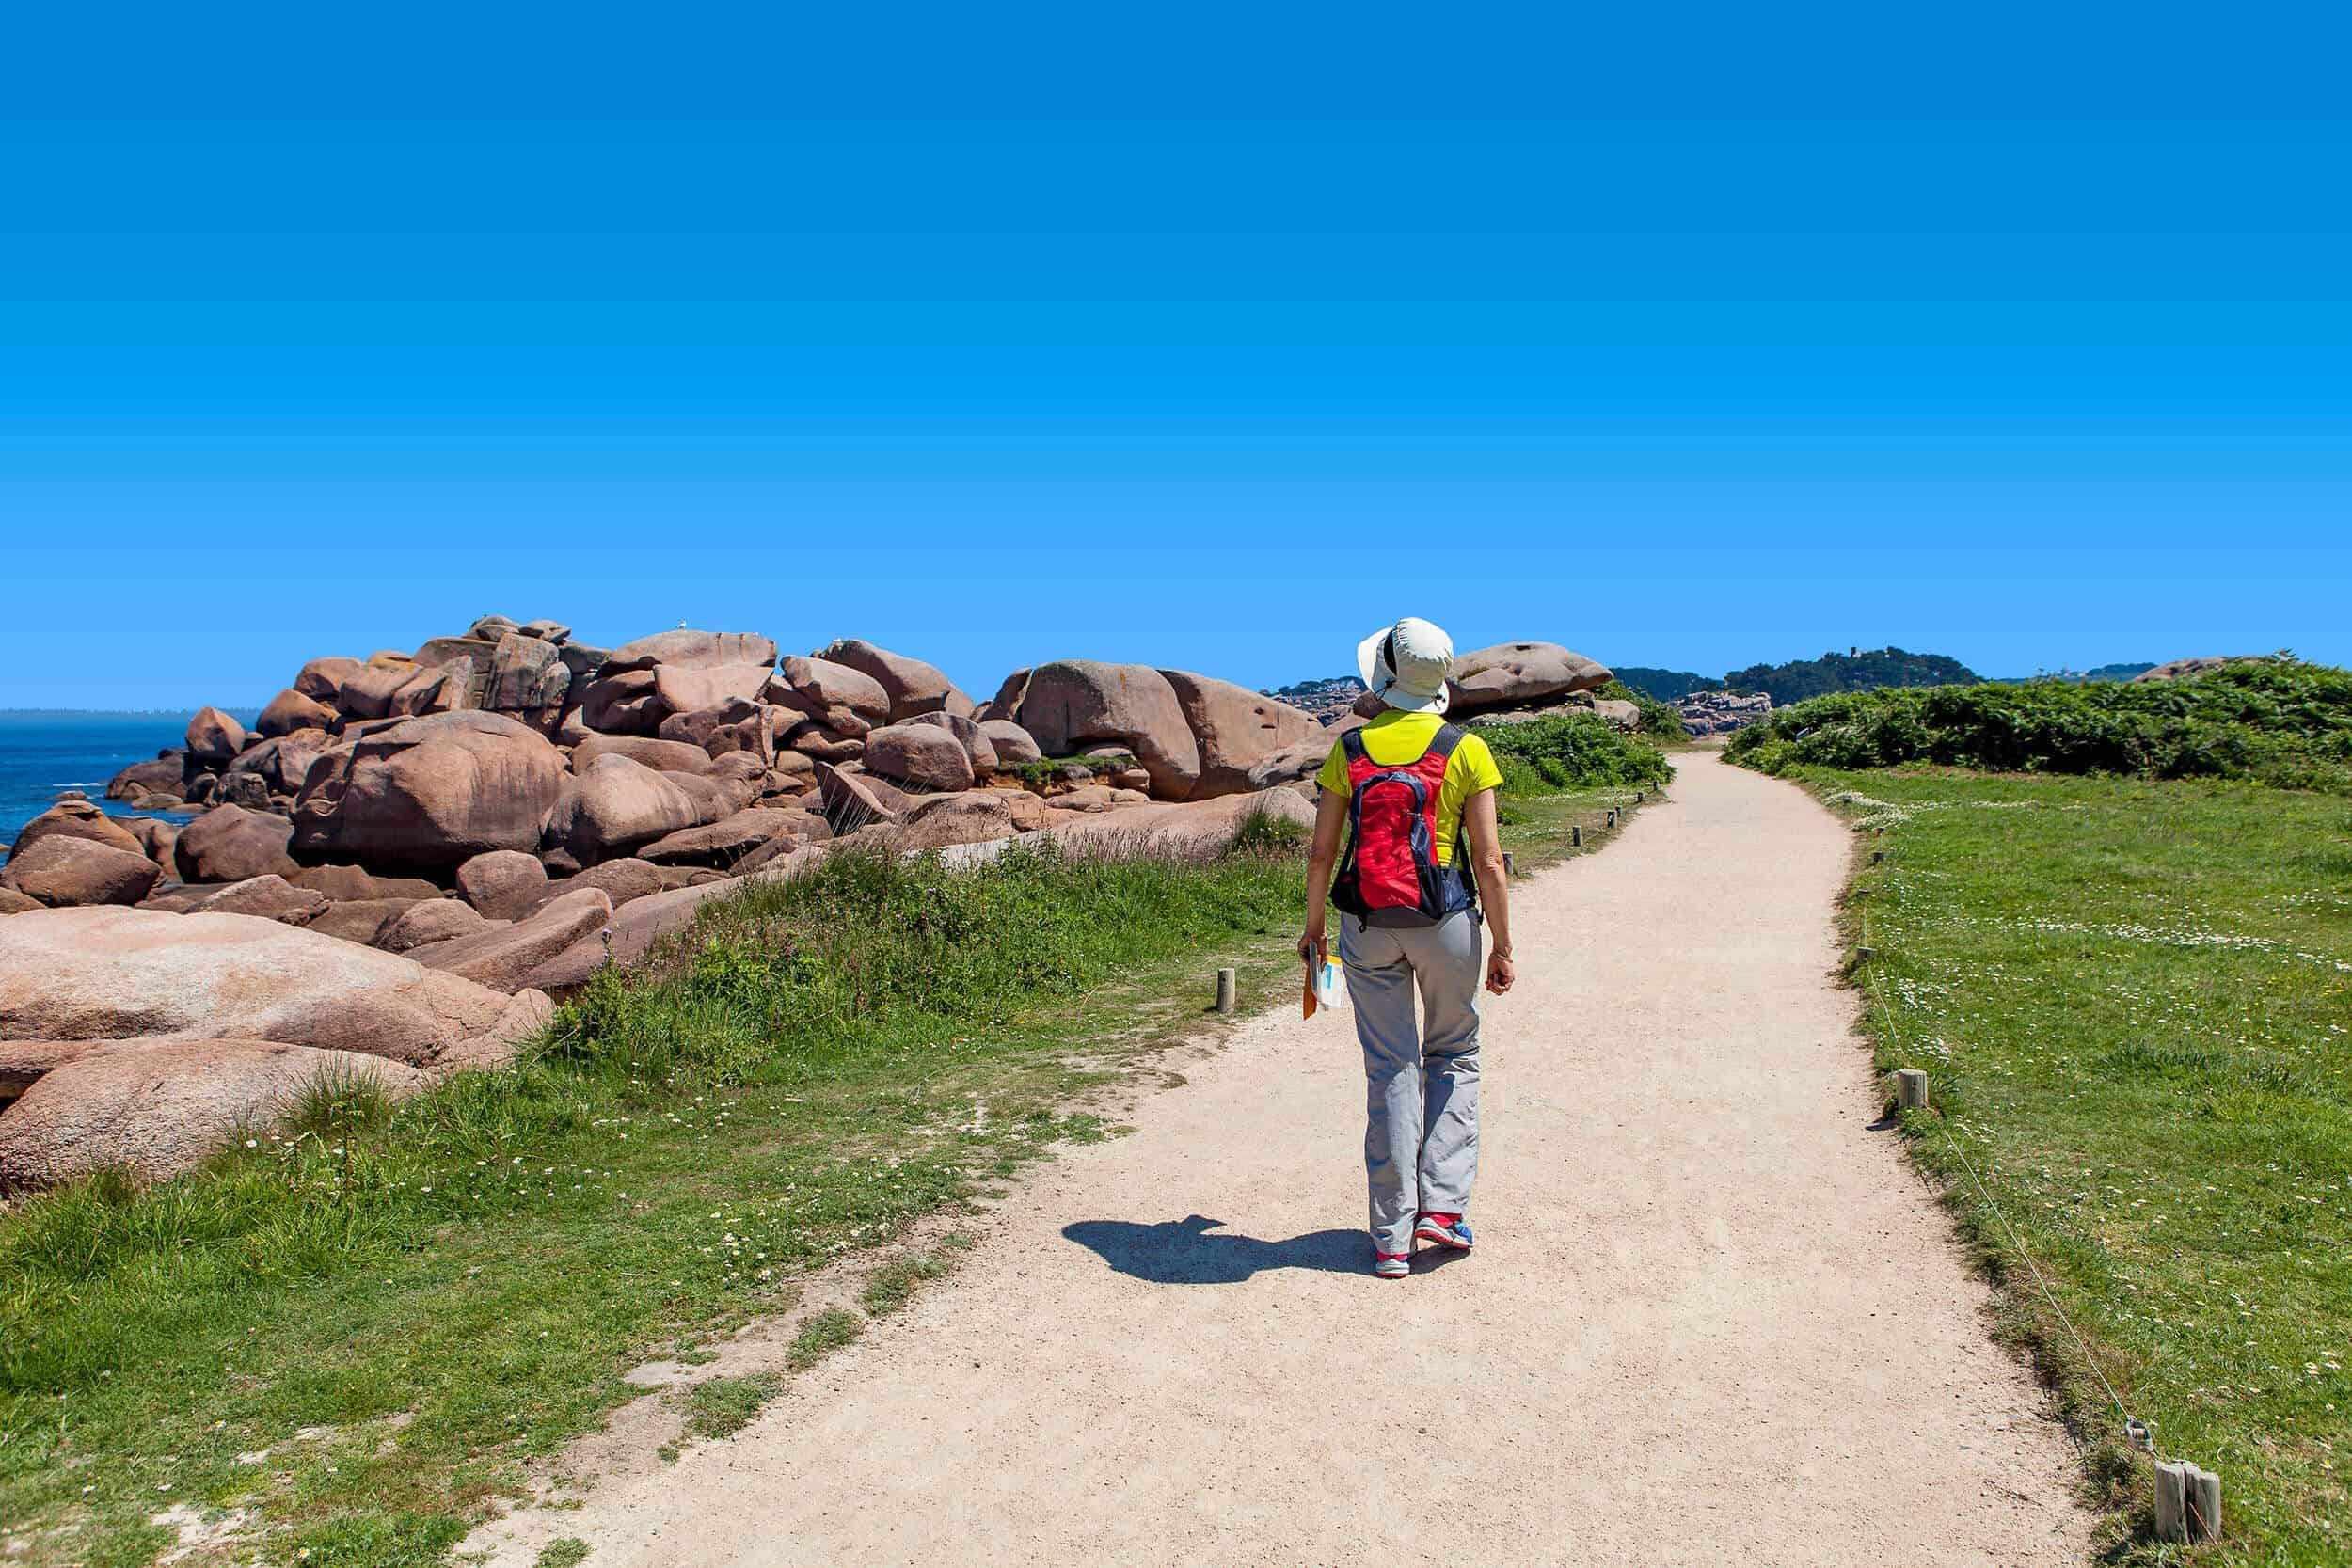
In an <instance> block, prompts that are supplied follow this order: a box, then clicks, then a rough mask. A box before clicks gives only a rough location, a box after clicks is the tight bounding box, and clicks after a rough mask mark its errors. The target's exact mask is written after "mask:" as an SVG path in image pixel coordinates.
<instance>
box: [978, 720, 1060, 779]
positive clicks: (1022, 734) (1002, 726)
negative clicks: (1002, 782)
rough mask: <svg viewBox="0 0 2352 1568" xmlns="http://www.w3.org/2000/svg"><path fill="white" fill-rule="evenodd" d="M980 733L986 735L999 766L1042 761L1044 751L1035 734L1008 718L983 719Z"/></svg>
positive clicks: (1007, 766) (1014, 765)
mask: <svg viewBox="0 0 2352 1568" xmlns="http://www.w3.org/2000/svg"><path fill="white" fill-rule="evenodd" d="M979 725H980V733H981V734H982V735H984V736H987V737H988V744H989V749H990V750H991V751H993V752H995V753H996V765H997V766H998V767H999V768H1018V767H1020V766H1021V765H1022V764H1024V763H1030V762H1042V761H1044V760H1045V752H1044V751H1043V750H1042V749H1041V748H1040V747H1039V745H1038V743H1037V736H1033V735H1031V734H1030V733H1029V732H1028V731H1026V730H1025V729H1023V728H1022V727H1021V726H1020V725H1018V724H1016V723H1014V722H1013V721H1011V720H1009V719H983V720H981V721H979Z"/></svg>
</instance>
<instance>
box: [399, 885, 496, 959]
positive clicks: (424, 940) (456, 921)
mask: <svg viewBox="0 0 2352 1568" xmlns="http://www.w3.org/2000/svg"><path fill="white" fill-rule="evenodd" d="M489 927H490V922H489V921H488V920H487V919H486V918H485V916H484V915H483V913H482V911H480V910H477V909H475V908H474V907H473V906H472V905H471V904H467V903H462V902H460V901H459V900H457V899H454V898H424V899H420V900H418V901H417V902H416V903H414V904H411V905H409V906H408V908H407V909H405V910H404V911H401V913H400V914H399V915H398V916H397V917H396V918H394V919H392V920H390V921H389V922H387V923H386V924H385V925H384V927H382V929H381V930H380V931H379V932H378V933H377V936H376V939H375V945H376V946H378V947H381V948H382V949H384V951H385V952H387V953H408V952H413V951H415V950H416V949H417V948H420V947H426V946H430V945H431V944H433V943H434V942H453V941H455V940H456V939H457V938H459V937H470V936H475V935H478V934H479V933H481V932H483V931H485V930H487V929H489Z"/></svg>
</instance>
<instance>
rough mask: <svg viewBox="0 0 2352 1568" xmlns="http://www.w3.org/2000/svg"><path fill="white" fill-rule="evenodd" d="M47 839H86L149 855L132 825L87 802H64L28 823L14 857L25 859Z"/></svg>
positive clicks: (17, 840) (20, 834)
mask: <svg viewBox="0 0 2352 1568" xmlns="http://www.w3.org/2000/svg"><path fill="white" fill-rule="evenodd" d="M44 838H83V839H87V840H89V842H91V843H92V844H103V845H106V846H108V847H111V848H116V849H129V850H133V851H135V852H136V853H140V854H144V853H145V852H146V846H145V845H143V844H141V843H140V842H139V839H138V834H137V833H135V832H133V831H132V829H131V827H130V826H129V824H127V823H123V822H119V821H117V820H116V819H115V818H113V817H111V816H107V815H106V814H105V813H104V812H103V811H102V810H101V809H99V808H98V807H97V806H95V805H92V804H91V803H90V802H89V801H87V800H60V801H58V802H57V803H56V805H54V806H51V807H50V808H49V809H48V810H47V811H45V812H42V813H41V814H40V816H36V817H34V818H33V819H32V820H31V821H30V822H27V823H25V824H24V827H23V828H22V829H20V830H19V831H18V832H17V835H16V846H15V848H14V850H13V853H16V854H19V855H21V854H23V853H24V851H25V850H27V849H30V848H31V847H33V846H34V845H36V844H39V843H40V841H41V840H42V839H44Z"/></svg>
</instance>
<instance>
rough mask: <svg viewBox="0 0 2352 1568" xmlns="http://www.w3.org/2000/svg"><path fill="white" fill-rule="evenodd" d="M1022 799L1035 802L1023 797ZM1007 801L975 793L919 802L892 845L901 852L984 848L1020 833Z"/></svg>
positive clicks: (994, 794) (989, 793) (995, 795)
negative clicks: (955, 846) (959, 846)
mask: <svg viewBox="0 0 2352 1568" xmlns="http://www.w3.org/2000/svg"><path fill="white" fill-rule="evenodd" d="M1024 799H1034V797H1027V796H1025V797H1024ZM1020 831H1021V830H1020V826H1019V824H1018V823H1016V822H1015V821H1014V819H1013V814H1012V806H1011V804H1010V801H1009V799H1008V797H1006V796H1004V795H1002V794H999V793H997V792H995V791H993V790H986V789H976V790H971V791H968V792H966V793H962V794H957V795H934V796H931V797H930V799H928V800H918V801H916V802H915V803H914V809H913V810H912V811H910V812H909V813H908V814H907V820H906V824H905V826H903V827H901V828H898V830H896V831H895V832H894V835H893V837H892V840H891V843H892V845H893V847H896V848H898V849H899V850H900V851H902V852H913V851H915V850H921V849H944V848H946V847H947V846H949V845H951V844H986V843H988V842H990V841H991V840H993V839H999V838H1010V837H1012V835H1013V834H1014V833H1016V832H1020Z"/></svg>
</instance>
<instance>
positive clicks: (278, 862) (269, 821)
mask: <svg viewBox="0 0 2352 1568" xmlns="http://www.w3.org/2000/svg"><path fill="white" fill-rule="evenodd" d="M293 835H294V824H293V823H291V822H289V821H287V820H286V819H285V818H284V817H282V816H270V815H268V814H267V813H265V812H256V811H246V810H245V809H244V808H243V807H241V806H215V808H214V809H213V810H211V811H208V812H206V813H205V814H204V815H203V816H199V817H198V818H197V819H196V820H195V821H193V822H191V823H189V824H188V825H187V826H186V827H184V828H183V829H181V830H180V836H179V838H178V839H177V840H176V841H175V842H174V843H173V845H172V851H171V856H172V860H173V862H174V863H175V864H177V866H178V867H179V870H180V879H181V880H182V881H183V882H242V881H244V880H245V879H247V878H249V877H272V876H276V877H291V876H293V875H294V872H295V871H296V870H297V869H298V867H296V866H295V864H294V857H293V856H292V855H290V854H288V853H287V843H288V841H289V840H290V839H291V838H292V837H293Z"/></svg>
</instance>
